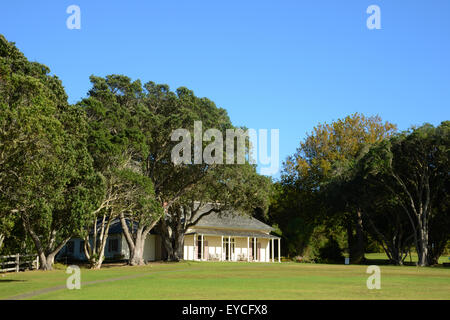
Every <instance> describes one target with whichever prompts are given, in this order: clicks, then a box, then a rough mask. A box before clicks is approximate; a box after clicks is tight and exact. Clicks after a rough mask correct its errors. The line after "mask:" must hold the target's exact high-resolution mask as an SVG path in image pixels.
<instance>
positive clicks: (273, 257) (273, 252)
mask: <svg viewBox="0 0 450 320" xmlns="http://www.w3.org/2000/svg"><path fill="white" fill-rule="evenodd" d="M271 242H272V262H275V251H274V247H273V246H274V245H275V241H274V239H273V238H272V239H271Z"/></svg>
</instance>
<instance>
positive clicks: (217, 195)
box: [143, 82, 270, 261]
mask: <svg viewBox="0 0 450 320" xmlns="http://www.w3.org/2000/svg"><path fill="white" fill-rule="evenodd" d="M144 87H145V98H144V103H145V105H146V106H147V108H148V110H149V111H150V114H151V121H149V122H148V124H151V126H149V127H148V129H143V130H144V132H146V133H147V136H148V137H149V138H148V141H149V155H148V157H147V158H146V159H145V172H146V175H147V176H148V177H149V178H150V179H151V180H152V182H153V184H154V187H155V194H156V197H157V199H158V200H159V202H160V203H161V205H163V206H164V207H165V214H164V217H163V218H162V219H161V223H160V231H161V233H162V235H163V244H164V247H165V249H166V252H167V259H168V260H172V261H178V260H180V259H181V258H182V243H183V239H184V232H185V231H186V229H187V228H188V227H189V226H192V225H195V223H197V222H198V221H199V220H198V219H194V218H192V217H194V216H195V211H196V209H195V208H194V207H193V205H192V204H193V203H194V202H196V201H198V202H200V203H202V204H204V203H214V205H213V206H212V209H211V210H210V211H208V212H206V213H205V215H206V214H208V213H211V212H214V211H216V212H219V211H223V210H226V209H229V208H230V207H231V205H233V206H234V207H235V209H237V210H239V209H242V210H241V211H242V212H246V213H249V212H250V211H251V210H249V207H251V205H250V204H253V205H255V203H256V202H259V203H260V204H261V203H264V202H265V201H267V199H268V197H266V196H265V195H264V193H265V192H267V191H268V190H269V189H270V188H269V187H268V184H269V182H268V181H267V179H264V178H262V177H260V176H258V175H257V173H256V170H255V168H254V166H252V165H250V164H248V163H243V164H227V163H225V160H224V162H223V163H222V164H221V163H217V162H216V163H213V162H207V161H196V157H195V151H196V148H197V147H195V145H196V142H195V141H200V142H199V144H198V145H197V146H198V147H199V149H200V152H201V153H202V155H204V154H205V153H209V154H210V155H212V156H220V155H221V156H223V159H226V156H227V153H226V150H223V149H220V148H218V149H215V151H213V150H212V149H214V148H212V149H211V148H208V146H209V145H210V144H211V143H213V142H220V140H221V139H223V138H225V137H226V130H227V129H235V127H234V126H233V125H232V123H231V121H230V119H229V117H228V115H227V113H226V111H225V110H224V109H222V108H218V107H216V105H215V104H214V102H212V101H211V100H209V99H207V98H199V97H197V96H195V95H194V93H193V92H192V91H191V90H189V89H187V88H184V87H181V88H179V89H177V90H176V92H172V91H170V89H169V87H168V86H167V85H158V84H155V83H153V82H148V83H146V84H145V85H144ZM196 121H200V122H201V125H202V130H199V132H194V131H195V130H194V129H195V124H194V123H195V122H196ZM177 129H186V130H188V131H189V135H190V137H191V138H192V140H191V141H192V142H194V147H193V149H191V150H190V151H193V152H187V153H188V154H189V155H185V154H184V153H183V156H186V158H185V159H186V160H187V161H185V162H183V163H174V161H172V151H173V150H174V148H175V146H176V145H177V144H178V143H180V142H179V141H172V139H171V137H172V133H173V132H174V131H175V130H177ZM208 129H217V130H218V131H219V132H220V135H218V136H214V138H212V137H209V139H202V138H203V134H206V133H207V132H210V131H208ZM243 133H244V130H242V132H241V133H238V135H239V134H243ZM150 137H151V139H150ZM196 139H199V140H196ZM213 139H214V140H213ZM204 140H205V141H204ZM222 142H223V141H222ZM245 145H246V146H247V148H248V143H246V144H245ZM188 148H191V146H190V144H189V147H188ZM224 149H226V148H225V147H224ZM247 150H248V149H247ZM230 154H231V152H228V156H229V157H230ZM234 156H235V157H236V156H237V152H236V153H234ZM255 206H256V205H255ZM255 206H254V207H255ZM188 212H189V213H188ZM186 215H189V217H191V218H189V217H188V216H186ZM203 216H204V215H203ZM200 219H201V217H200Z"/></svg>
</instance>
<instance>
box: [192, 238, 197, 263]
mask: <svg viewBox="0 0 450 320" xmlns="http://www.w3.org/2000/svg"><path fill="white" fill-rule="evenodd" d="M196 247H197V234H195V233H194V252H193V253H192V255H193V257H192V258H193V259H192V260H194V261H195V260H197V255H196V254H195V253H196V249H195V248H196Z"/></svg>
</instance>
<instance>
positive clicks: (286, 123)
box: [0, 0, 450, 176]
mask: <svg viewBox="0 0 450 320" xmlns="http://www.w3.org/2000/svg"><path fill="white" fill-rule="evenodd" d="M72 4H75V5H78V6H79V7H80V9H81V29H80V30H69V29H68V28H67V27H66V19H67V18H68V17H69V14H67V13H66V8H67V7H68V6H69V5H72ZM372 4H375V5H378V6H379V7H380V9H381V27H382V28H381V30H369V29H368V28H367V27H366V20H367V18H368V17H369V14H367V13H366V9H367V7H368V6H369V5H372ZM449 15H450V1H448V0H441V1H439V0H434V1H424V0H415V1H403V0H396V1H381V0H370V1H365V0H346V1H333V0H327V1H325V0H314V1H313V0H311V1H300V0H296V1H285V0H277V1H275V0H274V1H264V0H258V1H253V0H244V1H234V0H227V1H212V0H208V1H194V0H192V1H168V0H164V1H153V0H145V1H144V0H142V1H135V0H129V1H120V2H119V1H111V0H110V1H100V0H96V1H84V0H83V1H82V0H71V1H62V0H58V1H33V2H31V1H25V0H15V1H8V2H5V3H3V4H2V10H1V11H0V33H2V34H3V35H5V36H6V38H7V39H8V40H9V41H13V42H16V45H17V46H18V47H19V49H20V50H22V51H23V52H24V53H25V55H26V56H27V57H28V58H29V59H31V60H36V61H39V62H41V63H44V64H46V65H48V66H49V67H50V68H51V70H52V72H53V73H54V74H56V75H58V76H59V77H60V78H61V79H62V81H63V84H64V86H65V88H66V91H67V93H68V95H69V100H70V102H72V103H73V102H76V101H77V100H79V99H80V98H82V97H84V96H85V95H86V92H87V91H88V89H89V87H90V83H89V76H90V75H91V74H95V75H99V76H105V75H107V74H112V73H118V74H125V75H127V76H129V77H131V78H133V79H136V78H139V79H141V80H142V81H143V82H146V81H150V80H151V81H155V82H157V83H167V84H169V85H170V87H171V88H172V89H173V90H175V89H176V88H177V87H179V86H186V87H188V88H190V89H192V90H194V92H195V94H196V95H198V96H206V97H208V98H210V99H211V100H213V101H215V102H216V104H217V105H218V106H220V107H223V108H225V109H226V110H227V111H228V113H229V115H230V117H231V120H232V121H233V123H234V124H235V125H244V126H246V127H248V128H254V129H279V130H280V161H282V160H284V159H285V158H286V156H288V155H290V154H292V153H293V152H295V149H296V148H297V147H298V145H299V142H300V141H301V140H302V139H303V138H304V137H305V136H306V133H308V132H310V131H311V130H312V128H313V127H314V126H315V125H317V124H318V123H319V122H330V121H332V120H335V119H337V118H342V117H345V116H346V115H349V114H351V113H354V112H361V113H364V114H366V115H375V114H378V115H380V116H381V117H382V119H383V120H388V121H390V122H393V123H396V124H397V125H398V126H399V128H400V129H407V128H408V127H410V126H411V125H420V124H422V123H424V122H429V123H432V124H434V125H437V124H439V123H440V122H441V121H443V120H449V118H450V117H449V115H450V41H449V40H450V19H449V18H448V17H449ZM275 176H277V175H275Z"/></svg>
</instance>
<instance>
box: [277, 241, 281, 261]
mask: <svg viewBox="0 0 450 320" xmlns="http://www.w3.org/2000/svg"><path fill="white" fill-rule="evenodd" d="M278 262H281V238H279V239H278Z"/></svg>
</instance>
